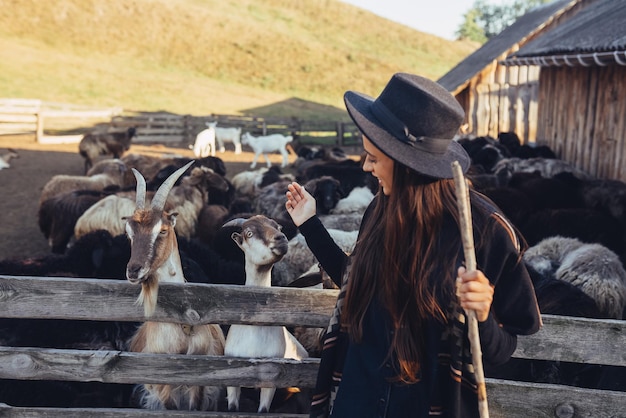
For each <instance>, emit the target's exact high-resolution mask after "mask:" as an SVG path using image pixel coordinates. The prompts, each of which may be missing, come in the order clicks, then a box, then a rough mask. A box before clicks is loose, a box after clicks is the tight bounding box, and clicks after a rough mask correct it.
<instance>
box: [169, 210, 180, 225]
mask: <svg viewBox="0 0 626 418" xmlns="http://www.w3.org/2000/svg"><path fill="white" fill-rule="evenodd" d="M177 216H178V212H172V213H170V214H169V215H168V216H167V217H168V219H169V220H170V223H171V224H172V228H174V227H175V226H176V217H177Z"/></svg>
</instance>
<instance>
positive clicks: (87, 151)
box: [78, 127, 137, 173]
mask: <svg viewBox="0 0 626 418" xmlns="http://www.w3.org/2000/svg"><path fill="white" fill-rule="evenodd" d="M136 133H137V129H136V128H135V127H130V128H128V129H126V130H124V131H122V132H116V131H111V132H90V133H87V134H85V135H84V136H83V137H82V139H81V140H80V143H79V144H78V152H79V153H80V155H81V156H82V157H83V158H84V159H85V173H87V171H88V170H89V169H90V168H91V166H92V165H93V163H94V160H95V159H96V158H97V157H98V156H100V155H113V158H120V157H121V156H122V154H123V153H124V152H126V151H128V150H129V149H130V142H131V140H132V138H133V137H134V136H135V135H136Z"/></svg>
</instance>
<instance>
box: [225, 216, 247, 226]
mask: <svg viewBox="0 0 626 418" xmlns="http://www.w3.org/2000/svg"><path fill="white" fill-rule="evenodd" d="M245 221H247V219H245V218H235V219H231V220H230V221H228V222H226V223H225V224H224V225H222V228H224V227H227V226H235V227H241V225H243V223H244V222H245Z"/></svg>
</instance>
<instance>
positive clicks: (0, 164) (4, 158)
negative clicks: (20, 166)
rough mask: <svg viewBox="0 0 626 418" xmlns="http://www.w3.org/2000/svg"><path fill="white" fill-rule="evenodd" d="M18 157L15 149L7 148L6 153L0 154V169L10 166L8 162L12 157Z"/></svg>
mask: <svg viewBox="0 0 626 418" xmlns="http://www.w3.org/2000/svg"><path fill="white" fill-rule="evenodd" d="M18 157H19V154H18V153H17V151H15V150H14V149H10V148H9V150H8V152H7V153H6V154H3V155H0V170H2V169H3V168H9V167H11V164H9V161H11V159H12V158H18Z"/></svg>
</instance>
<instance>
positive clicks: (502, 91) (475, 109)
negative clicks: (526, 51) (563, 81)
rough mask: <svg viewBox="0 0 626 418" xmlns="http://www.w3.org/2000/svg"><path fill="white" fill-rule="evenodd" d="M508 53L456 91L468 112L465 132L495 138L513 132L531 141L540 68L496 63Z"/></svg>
mask: <svg viewBox="0 0 626 418" xmlns="http://www.w3.org/2000/svg"><path fill="white" fill-rule="evenodd" d="M508 53H509V52H508V51H507V53H506V54H503V55H502V56H500V57H499V58H498V59H496V60H494V61H493V62H492V63H491V64H490V65H488V66H486V67H485V68H484V69H483V70H482V71H481V72H480V73H479V74H477V75H476V76H474V77H473V78H472V79H471V80H470V82H469V84H468V87H467V88H466V89H464V90H463V91H462V92H460V93H459V94H457V99H459V102H460V103H462V104H463V105H464V108H465V112H466V115H467V116H466V118H467V123H468V129H467V134H473V135H476V136H487V135H488V136H491V137H493V138H497V137H498V134H499V133H500V132H515V133H516V134H517V135H518V137H519V138H520V141H521V142H522V143H534V142H535V140H536V137H537V112H538V94H539V85H538V81H539V73H540V68H539V67H537V66H520V67H517V66H503V65H501V64H499V61H500V60H503V59H504V58H506V55H507V54H508Z"/></svg>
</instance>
